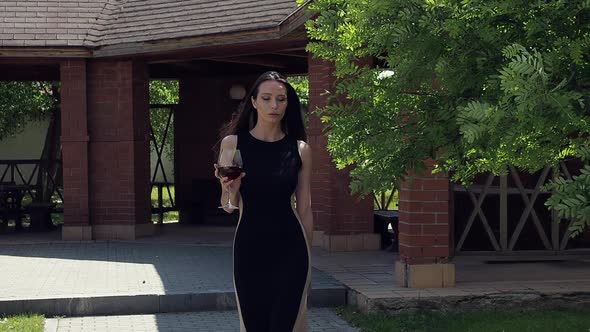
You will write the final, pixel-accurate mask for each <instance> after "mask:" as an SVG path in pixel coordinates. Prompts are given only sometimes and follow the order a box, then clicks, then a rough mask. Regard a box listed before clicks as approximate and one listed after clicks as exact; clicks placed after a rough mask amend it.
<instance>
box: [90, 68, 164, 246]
mask: <svg viewBox="0 0 590 332" xmlns="http://www.w3.org/2000/svg"><path fill="white" fill-rule="evenodd" d="M88 131H89V133H90V145H89V175H90V176H89V184H90V211H91V212H90V218H91V220H92V228H93V235H94V238H95V239H135V238H137V237H141V236H146V235H151V234H153V223H152V222H151V211H150V204H151V203H150V159H149V158H150V151H149V149H150V147H149V77H148V73H147V67H146V65H145V64H143V63H137V62H133V61H115V60H113V61H107V60H91V61H89V63H88Z"/></svg>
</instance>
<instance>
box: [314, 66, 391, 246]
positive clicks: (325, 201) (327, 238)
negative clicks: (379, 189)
mask: <svg viewBox="0 0 590 332" xmlns="http://www.w3.org/2000/svg"><path fill="white" fill-rule="evenodd" d="M333 71H334V66H333V65H332V64H331V63H329V62H327V61H324V60H320V59H316V58H313V57H312V56H311V55H310V57H309V111H310V114H309V124H308V136H309V137H308V141H309V144H310V145H311V147H312V158H313V174H312V184H311V192H312V193H311V194H312V208H313V211H314V223H315V231H314V245H321V246H323V247H324V248H325V249H326V250H330V251H344V250H377V249H379V241H380V238H379V235H378V234H373V201H372V200H371V199H368V198H367V199H363V200H358V199H357V198H356V197H353V196H351V195H350V189H349V186H348V185H349V183H350V177H349V173H348V171H346V170H345V171H339V170H338V169H336V167H335V165H334V163H333V162H332V160H331V157H330V154H329V153H328V150H327V139H326V136H325V135H324V132H323V130H324V126H323V124H322V123H321V121H320V119H319V117H318V116H317V115H315V113H314V111H315V110H316V109H317V108H321V107H324V106H326V105H327V99H328V96H327V95H326V94H325V93H326V91H331V90H333V85H334V76H333V75H332V73H333Z"/></svg>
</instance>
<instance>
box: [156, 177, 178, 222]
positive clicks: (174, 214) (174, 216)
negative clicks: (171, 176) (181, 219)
mask: <svg viewBox="0 0 590 332" xmlns="http://www.w3.org/2000/svg"><path fill="white" fill-rule="evenodd" d="M170 196H172V199H173V200H175V199H176V193H175V191H174V185H171V186H170V195H168V189H167V188H166V187H163V188H162V204H163V205H164V206H172V203H171V200H170ZM151 201H152V206H154V207H157V206H158V188H157V187H155V186H154V187H152V193H151ZM175 203H176V202H175ZM158 218H159V217H158V215H157V214H152V221H153V222H155V223H157V222H158ZM172 220H178V211H169V212H164V222H166V221H172Z"/></svg>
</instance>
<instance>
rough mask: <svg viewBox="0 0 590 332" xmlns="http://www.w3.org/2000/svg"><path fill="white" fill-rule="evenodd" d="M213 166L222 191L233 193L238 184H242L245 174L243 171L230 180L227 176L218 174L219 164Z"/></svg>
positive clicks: (235, 191) (238, 187)
mask: <svg viewBox="0 0 590 332" xmlns="http://www.w3.org/2000/svg"><path fill="white" fill-rule="evenodd" d="M213 167H214V168H215V177H216V178H218V179H219V182H220V183H221V186H222V187H223V190H224V191H227V192H230V193H232V194H235V193H237V192H238V191H239V190H240V186H241V185H242V178H243V177H244V176H246V173H245V172H242V174H240V176H238V177H237V178H235V179H233V180H230V179H229V178H228V177H227V176H225V177H221V176H220V175H219V170H218V167H219V166H218V165H217V164H213Z"/></svg>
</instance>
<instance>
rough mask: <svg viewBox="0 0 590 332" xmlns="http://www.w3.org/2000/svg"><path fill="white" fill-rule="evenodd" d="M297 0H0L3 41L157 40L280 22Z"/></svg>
mask: <svg viewBox="0 0 590 332" xmlns="http://www.w3.org/2000/svg"><path fill="white" fill-rule="evenodd" d="M296 9H297V3H296V0H45V1H43V0H24V1H23V0H20V1H10V0H8V1H6V0H0V46H5V47H6V46H37V47H39V46H54V47H57V46H85V47H91V48H94V47H100V46H109V45H116V44H124V43H136V42H151V41H156V40H162V39H170V38H183V37H197V36H204V35H211V34H219V33H228V32H239V31H247V30H255V29H263V28H271V27H276V26H277V25H278V24H279V23H280V22H281V21H283V20H284V19H285V18H287V17H288V16H289V15H290V14H292V13H293V12H294V11H295V10H296Z"/></svg>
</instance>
